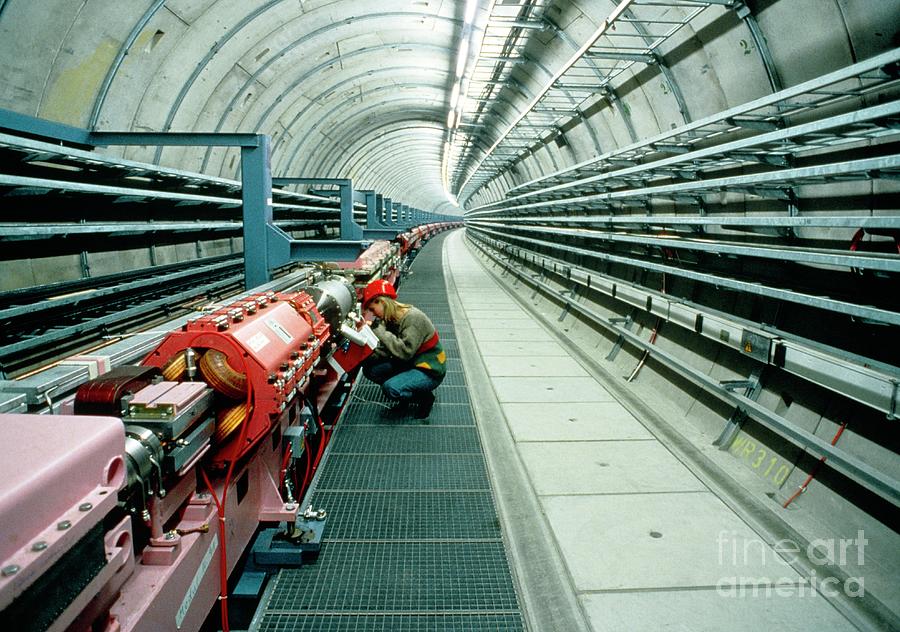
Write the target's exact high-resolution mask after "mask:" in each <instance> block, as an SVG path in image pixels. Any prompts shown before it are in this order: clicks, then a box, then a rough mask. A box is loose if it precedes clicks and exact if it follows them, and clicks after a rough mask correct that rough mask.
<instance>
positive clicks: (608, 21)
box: [457, 0, 634, 193]
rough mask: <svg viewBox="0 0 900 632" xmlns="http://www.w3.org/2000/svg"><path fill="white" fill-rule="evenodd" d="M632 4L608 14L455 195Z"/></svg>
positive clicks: (625, 2)
mask: <svg viewBox="0 0 900 632" xmlns="http://www.w3.org/2000/svg"><path fill="white" fill-rule="evenodd" d="M632 2H634V0H622V2H620V3H619V4H618V6H616V8H615V9H613V12H612V13H610V14H609V17H608V18H606V19H605V20H603V22H601V23H600V26H599V27H598V28H597V30H596V31H594V33H593V34H592V35H591V36H590V37H589V38H588V39H587V41H585V43H584V44H583V45H582V46H581V48H579V49H578V50H577V51H575V54H574V55H572V57H570V58H569V60H568V61H567V62H566V63H565V64H563V65H562V67H561V68H560V69H559V70H557V71H556V73H554V74H553V76H552V77H551V78H550V81H549V82H547V85H545V86H544V87H543V88H542V89H541V90H540V91H539V92H538V93H537V95H536V96H535V97H534V98H533V99H532V100H531V102H530V103H529V104H528V106H527V107H526V108H525V109H524V110H523V111H522V112H521V113H520V114H519V115H518V116H517V117H516V119H515V120H514V121H513V122H512V124H511V125H510V126H509V127H508V128H506V131H505V132H503V134H501V135H500V138H498V139H497V141H496V142H495V143H494V144H493V145H491V146H490V147H489V148H488V150H487V151H486V152H485V153H484V155H483V156H482V157H481V160H479V161H478V164H477V165H475V168H474V169H473V170H472V173H470V174H469V177H467V178H466V179H465V181H464V182H463V183H462V184H461V185H460V187H459V189H458V191H457V193H462V191H463V190H464V189H465V188H466V185H467V184H468V183H469V180H471V179H472V176H474V175H475V174H476V173H478V169H480V168H481V165H482V163H483V162H484V161H485V159H486V158H487V157H488V156H490V155H491V153H492V152H493V151H494V150H495V149H496V148H497V146H498V145H499V144H500V143H502V142H503V140H504V139H505V138H506V137H507V136H508V135H509V133H510V132H511V131H512V130H513V128H515V126H516V125H518V124H519V123H520V122H521V121H522V119H524V118H525V117H526V116H528V113H529V112H531V110H533V109H534V106H535V105H537V103H538V101H540V100H541V99H542V98H543V97H544V95H545V94H547V92H548V91H549V90H550V88H552V87H553V84H554V83H556V81H557V80H558V79H559V78H560V77H562V76H563V75H564V74H565V73H566V72H567V71H568V70H569V68H571V67H572V66H574V65H575V63H576V62H578V60H579V59H581V58H582V57H583V56H584V54H585V53H586V52H587V51H588V49H589V48H590V47H591V46H593V45H594V42H596V41H597V40H598V39H600V37H602V36H603V34H604V33H606V31H607V30H608V29H609V27H610V26H611V25H612V23H613V22H614V21H615V20H616V19H617V18H618V17H619V16H620V15H621V14H622V12H623V11H625V9H627V8H628V6H629V5H630V4H631V3H632Z"/></svg>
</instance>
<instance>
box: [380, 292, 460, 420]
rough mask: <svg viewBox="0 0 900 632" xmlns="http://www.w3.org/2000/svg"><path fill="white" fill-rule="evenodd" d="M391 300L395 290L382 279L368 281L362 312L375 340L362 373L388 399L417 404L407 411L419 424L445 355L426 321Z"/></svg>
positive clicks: (430, 401)
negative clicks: (371, 318) (367, 315)
mask: <svg viewBox="0 0 900 632" xmlns="http://www.w3.org/2000/svg"><path fill="white" fill-rule="evenodd" d="M396 299H397V290H395V289H394V286H393V285H391V284H390V283H388V282H387V281H385V280H384V279H377V280H375V281H372V282H371V283H369V284H368V285H367V286H366V289H365V291H364V292H363V309H364V310H367V311H369V312H371V313H372V314H374V315H375V319H374V321H373V322H372V331H373V332H375V335H376V336H377V337H378V341H379V344H378V347H377V348H376V349H375V351H374V353H372V355H371V356H370V357H369V359H368V360H366V363H365V364H364V365H363V373H364V374H365V376H366V377H367V378H369V379H370V380H372V381H373V382H375V383H376V384H380V385H381V388H382V390H383V391H384V395H385V397H387V398H388V399H391V400H394V401H398V402H400V403H414V404H417V408H416V409H415V410H414V411H413V412H414V414H415V416H416V417H418V418H419V419H424V418H426V417H428V415H429V413H430V412H431V407H432V405H433V404H434V392H433V391H434V389H436V388H437V387H438V386H439V385H440V383H441V381H442V380H443V379H444V375H445V374H446V372H447V368H446V361H447V356H446V354H445V353H444V350H443V348H442V347H441V342H440V338H439V337H438V333H437V330H435V328H434V325H433V324H432V322H431V320H430V319H429V318H428V316H426V315H425V313H424V312H422V311H421V310H420V309H418V308H416V307H413V306H412V305H407V304H405V303H400V302H398V301H397V300H396Z"/></svg>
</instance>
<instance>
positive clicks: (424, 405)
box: [413, 392, 434, 419]
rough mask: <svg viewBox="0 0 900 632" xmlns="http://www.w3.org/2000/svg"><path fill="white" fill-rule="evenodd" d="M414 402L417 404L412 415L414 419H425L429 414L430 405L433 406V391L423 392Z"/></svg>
mask: <svg viewBox="0 0 900 632" xmlns="http://www.w3.org/2000/svg"><path fill="white" fill-rule="evenodd" d="M416 403H417V404H418V406H416V410H415V412H414V413H413V416H414V417H415V418H416V419H427V418H428V415H430V414H431V407H432V406H434V393H432V392H428V393H425V394H424V395H422V396H421V397H418V398H416Z"/></svg>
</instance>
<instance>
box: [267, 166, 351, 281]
mask: <svg viewBox="0 0 900 632" xmlns="http://www.w3.org/2000/svg"><path fill="white" fill-rule="evenodd" d="M272 184H276V185H279V186H284V185H290V184H328V185H333V186H336V187H338V195H339V199H340V203H341V234H340V237H339V238H338V239H303V240H293V239H291V238H290V236H288V235H287V234H286V233H285V232H284V231H282V230H280V229H279V228H277V227H276V226H270V227H269V228H270V230H269V235H268V246H269V248H270V249H271V250H272V251H273V254H272V255H270V256H274V258H275V259H276V261H278V263H275V265H281V263H287V262H288V261H355V260H356V258H357V257H359V254H360V253H361V252H362V251H363V250H364V249H365V248H366V247H367V246H368V242H367V241H364V239H365V237H364V234H363V229H362V226H360V225H359V224H357V223H356V221H355V220H354V219H353V198H354V193H353V182H352V181H351V180H349V179H348V178H287V177H279V178H272ZM285 240H287V242H288V243H282V242H284V241H285Z"/></svg>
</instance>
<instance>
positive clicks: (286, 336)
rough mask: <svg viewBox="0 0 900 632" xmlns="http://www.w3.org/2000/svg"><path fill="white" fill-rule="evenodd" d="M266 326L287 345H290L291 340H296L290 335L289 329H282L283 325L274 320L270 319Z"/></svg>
mask: <svg viewBox="0 0 900 632" xmlns="http://www.w3.org/2000/svg"><path fill="white" fill-rule="evenodd" d="M266 325H268V326H269V329H271V330H272V331H274V332H275V335H276V336H278V337H279V338H281V339H282V340H283V341H284V342H285V343H289V342H290V341H291V340H293V339H294V337H293V336H292V335H291V334H290V332H288V330H287V329H285V328H284V327H282V326H281V323H279V322H278V321H277V320H275V319H274V318H270V319H269V320H267V321H266Z"/></svg>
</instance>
